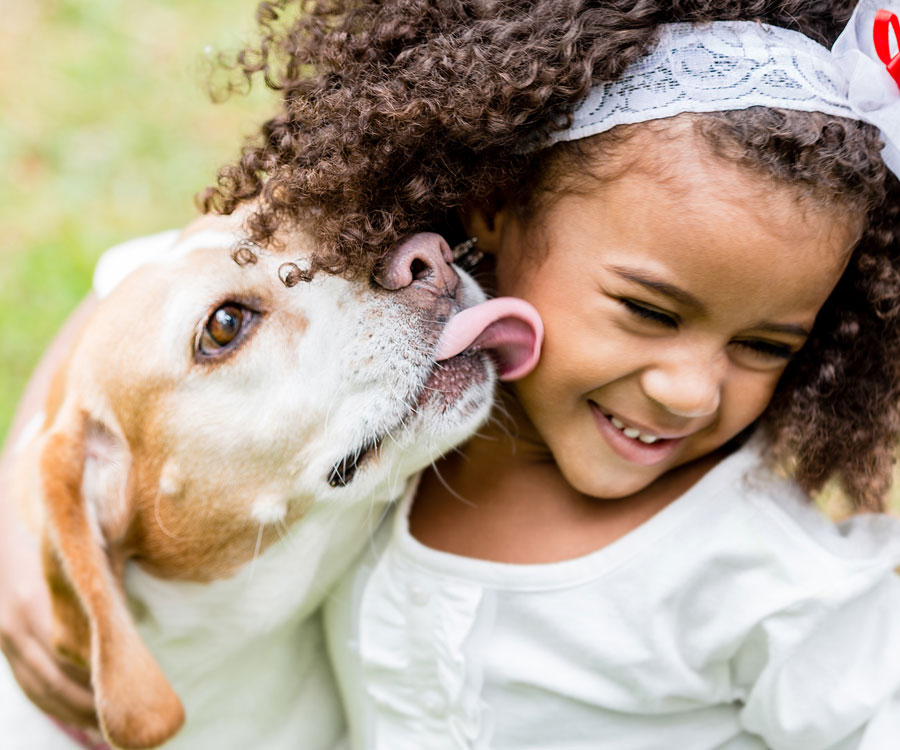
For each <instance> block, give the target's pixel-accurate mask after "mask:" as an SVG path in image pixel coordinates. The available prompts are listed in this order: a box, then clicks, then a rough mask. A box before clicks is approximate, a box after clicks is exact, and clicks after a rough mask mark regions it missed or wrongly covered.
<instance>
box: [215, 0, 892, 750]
mask: <svg viewBox="0 0 900 750" xmlns="http://www.w3.org/2000/svg"><path fill="white" fill-rule="evenodd" d="M882 5H884V6H885V7H887V8H889V9H890V10H891V11H892V12H893V13H897V12H898V10H900V8H898V7H897V5H896V3H895V2H894V1H893V0H883V3H882ZM289 6H290V3H288V2H286V1H285V2H281V3H264V4H263V5H262V6H261V7H262V16H261V17H262V19H263V22H264V25H265V28H266V29H267V34H266V38H265V40H264V43H263V44H262V45H261V47H260V50H259V51H258V52H257V53H256V54H253V53H251V52H249V51H248V53H246V54H245V55H244V56H243V57H242V62H243V65H244V70H245V71H247V72H248V74H252V73H253V72H254V71H264V73H265V75H266V78H267V81H269V82H270V83H272V84H273V85H276V86H280V87H283V89H284V108H283V111H282V113H281V114H280V115H278V116H277V117H275V118H274V119H273V120H272V121H270V122H269V123H267V124H266V126H265V128H264V138H263V139H262V140H261V141H260V142H259V143H258V144H256V145H251V146H249V147H248V148H247V149H246V150H245V153H244V155H243V157H242V159H241V161H240V162H239V163H238V164H236V165H234V166H233V167H230V168H226V169H225V170H223V173H222V175H221V180H220V184H219V187H218V188H217V190H215V191H212V192H211V193H210V194H209V195H208V196H207V205H208V206H209V207H217V208H219V209H220V210H223V211H231V210H233V209H234V208H235V207H236V206H237V205H238V204H239V203H240V202H242V201H244V200H246V199H248V198H252V197H256V196H258V195H260V194H262V195H263V197H264V198H265V200H264V201H263V202H262V204H261V205H262V206H263V208H262V209H261V210H260V212H259V213H258V214H257V215H256V218H255V220H254V222H253V224H252V228H253V230H254V233H255V235H256V239H257V240H259V241H265V240H266V239H267V238H269V237H270V236H271V235H272V233H273V231H274V229H275V228H276V227H277V226H278V225H279V224H281V223H283V222H290V221H294V220H298V219H302V220H304V221H309V220H312V221H314V222H315V226H316V228H317V232H318V236H319V239H320V242H321V246H322V248H323V250H322V253H321V255H320V257H319V259H318V262H317V264H315V266H314V268H313V269H312V270H313V271H314V272H315V271H322V270H326V271H348V270H358V269H365V270H369V269H371V267H372V266H373V265H374V264H375V263H376V262H377V261H378V260H379V258H380V257H381V256H382V255H383V254H384V248H387V247H390V246H391V245H393V244H395V243H396V241H397V240H398V239H399V238H401V237H403V236H404V235H406V234H408V233H410V232H411V231H415V230H417V229H420V228H422V227H438V228H441V229H442V230H443V231H444V232H445V233H446V234H447V235H448V236H449V237H450V238H451V239H456V240H462V239H464V238H465V237H466V236H470V235H474V236H477V238H478V245H477V247H478V248H479V250H480V251H481V252H484V253H485V263H484V264H483V265H482V266H481V267H480V268H479V273H480V275H481V277H482V278H483V280H484V281H485V283H486V284H487V285H489V286H490V287H491V288H492V290H493V291H495V292H497V293H498V294H512V295H516V296H521V297H524V298H525V299H527V300H529V301H530V302H531V303H532V304H534V305H535V306H536V307H537V309H538V310H539V311H540V313H541V315H542V317H543V318H544V324H545V328H546V343H545V350H544V354H543V356H542V358H541V361H540V362H539V364H538V366H537V367H536V369H535V370H534V371H533V372H532V373H531V374H530V375H529V376H527V377H526V378H524V379H523V380H521V381H519V382H517V383H515V384H513V385H512V387H511V388H509V390H507V391H504V392H503V393H502V394H501V402H500V408H499V410H498V417H497V419H496V420H495V421H494V422H492V423H491V424H490V425H488V427H487V428H486V429H485V430H484V431H483V433H482V434H480V435H479V436H478V437H476V438H475V439H473V440H472V441H470V442H469V443H468V444H467V445H465V446H464V447H463V448H462V449H461V450H460V451H459V452H458V453H455V454H453V455H451V456H449V457H448V458H446V459H445V460H444V461H442V462H441V463H439V464H438V465H437V466H435V467H434V469H433V470H432V471H430V472H427V473H426V474H425V475H424V476H423V477H422V478H421V480H420V482H419V484H418V487H417V488H411V490H410V493H409V496H408V497H407V499H406V500H405V501H404V502H403V503H402V504H401V506H400V507H399V508H398V509H397V510H396V512H395V513H394V515H393V517H392V518H390V519H388V520H386V521H385V523H384V524H383V525H382V527H381V529H380V531H379V533H378V536H377V538H376V540H375V543H374V544H373V548H372V549H371V550H370V551H368V552H367V553H366V554H365V555H364V556H363V558H362V559H361V560H360V561H359V563H358V565H357V567H356V569H355V570H354V571H353V572H352V573H351V575H349V576H348V577H347V578H346V579H345V581H344V583H343V584H342V585H341V586H339V587H338V590H337V591H336V592H335V594H334V596H333V598H332V601H331V603H330V604H329V607H328V610H327V612H326V620H327V624H328V629H329V634H330V648H331V652H332V657H333V659H334V662H335V666H336V671H337V675H338V678H339V682H340V684H341V687H342V690H343V693H344V698H345V702H346V707H347V713H348V721H349V728H350V737H351V744H352V746H353V747H359V748H364V747H366V748H385V749H387V750H404V749H405V748H416V749H421V748H451V747H467V748H468V747H471V748H486V747H490V748H515V749H516V750H520V749H524V748H553V749H554V750H557V749H559V748H585V749H586V748H597V747H616V748H646V747H659V746H685V747H690V748H724V747H728V748H764V747H771V748H804V750H806V749H811V748H827V747H834V748H836V747H841V748H870V749H871V748H889V747H891V748H892V747H895V746H896V743H897V741H898V740H900V584H898V581H897V579H896V577H895V575H894V573H893V568H894V567H895V566H896V565H897V564H898V563H900V529H898V528H897V525H896V524H894V523H892V521H891V519H890V518H888V517H887V516H882V515H877V514H866V515H859V516H858V517H857V518H855V519H853V520H852V521H850V522H848V523H846V524H844V525H842V526H840V527H834V526H832V525H831V524H830V523H829V522H827V521H826V520H825V519H824V518H822V517H821V516H819V515H818V514H817V512H816V511H815V510H814V509H813V508H812V507H810V505H809V501H808V495H807V494H806V493H808V492H811V491H815V490H817V489H819V488H821V487H822V486H823V484H824V483H825V482H826V481H827V480H828V479H830V478H836V479H838V480H839V481H840V482H842V484H843V485H844V487H845V488H846V490H847V492H848V494H849V496H850V497H851V498H852V499H853V501H854V503H855V509H856V510H859V511H862V510H877V509H879V508H881V507H882V505H883V503H884V500H885V493H886V490H887V487H888V483H889V473H890V466H891V456H892V454H893V447H894V444H895V441H896V438H897V430H898V402H900V401H898V399H900V392H898V381H897V369H896V368H897V365H896V363H897V362H898V361H900V359H898V357H900V306H898V305H897V299H900V183H898V180H897V176H896V175H897V173H898V172H900V159H898V151H897V148H898V145H900V132H898V123H900V112H898V106H900V105H898V101H900V89H898V86H897V83H896V82H895V80H894V75H893V74H892V71H896V69H897V64H896V61H895V59H894V57H893V55H895V54H896V45H895V44H893V42H892V41H891V38H892V37H891V34H892V33H893V32H892V31H891V29H892V28H893V27H894V21H893V17H892V16H891V14H890V13H888V14H886V15H884V14H876V11H877V10H879V8H880V6H878V5H876V4H874V3H870V2H868V1H867V0H864V2H863V3H861V5H860V7H859V8H858V9H857V12H856V13H855V14H854V16H853V18H852V19H850V20H849V22H848V19H849V18H850V12H851V10H852V8H851V7H849V6H848V5H847V4H845V3H842V2H817V3H810V2H808V1H804V2H797V1H793V0H780V1H779V2H758V1H756V0H754V1H753V2H746V3H741V2H737V1H735V0H732V1H731V2H726V1H725V0H718V1H714V0H706V1H704V2H691V3H680V2H676V3H654V2H649V1H642V2H633V1H632V2H619V1H618V0H610V1H609V2H604V3H587V2H576V1H575V0H570V1H569V2H560V1H559V0H537V1H535V2H516V1H515V0H508V1H507V2H459V1H458V0H452V1H451V0H448V1H447V2H418V1H416V0H405V1H404V2H384V3H373V4H359V3H351V2H346V3H345V2H337V1H336V2H333V3H331V2H322V3H318V4H316V5H315V7H314V8H312V9H311V11H310V13H309V14H308V15H305V16H304V17H302V18H300V19H299V20H296V21H294V22H291V21H290V19H287V20H284V22H283V23H282V21H280V20H279V14H280V13H281V12H282V11H283V10H285V9H287V8H288V7H289ZM673 24H677V25H673ZM845 25H846V29H845V31H844V32H843V33H842V34H841V36H840V40H839V41H838V42H837V43H835V40H836V39H837V37H838V35H839V33H840V32H841V29H843V28H844V27H845ZM875 40H877V44H875V43H874V42H875ZM832 47H833V50H832V51H831V52H829V50H830V49H832ZM848 84H850V85H848ZM262 175H266V177H265V179H263V177H262ZM428 262H429V263H431V264H432V266H431V267H429V266H428V264H427V263H426V264H423V265H421V266H419V267H417V268H416V269H414V270H415V271H416V273H417V274H427V273H429V272H432V271H434V270H435V269H434V268H433V265H434V264H438V265H439V264H441V263H442V262H443V261H442V260H441V259H430V260H429V261H428ZM423 266H424V267H423ZM442 270H443V269H442ZM785 474H788V475H790V477H791V478H787V477H786V476H784V475H785ZM413 496H414V502H413Z"/></svg>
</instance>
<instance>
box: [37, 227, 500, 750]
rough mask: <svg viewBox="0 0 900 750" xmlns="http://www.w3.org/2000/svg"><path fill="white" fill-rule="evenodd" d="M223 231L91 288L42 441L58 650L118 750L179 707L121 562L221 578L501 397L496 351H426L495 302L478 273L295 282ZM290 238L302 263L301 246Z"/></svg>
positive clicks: (381, 488)
mask: <svg viewBox="0 0 900 750" xmlns="http://www.w3.org/2000/svg"><path fill="white" fill-rule="evenodd" d="M219 223H220V224H221V225H222V226H217V224H216V221H213V222H212V226H210V225H209V224H210V222H209V221H208V220H207V222H206V224H207V226H205V227H202V228H200V229H198V230H197V231H195V232H193V233H188V234H186V235H185V236H183V237H182V238H181V239H180V241H179V242H178V243H176V245H175V246H174V247H171V248H170V249H168V250H167V251H166V252H165V253H163V254H162V255H160V257H159V258H157V259H155V260H154V261H153V262H150V263H147V264H145V265H143V266H141V267H140V268H138V269H137V270H135V271H133V272H132V273H130V274H129V275H127V277H126V278H125V279H124V280H123V281H122V282H121V283H119V284H118V285H117V286H116V287H115V289H114V290H113V291H112V293H111V294H109V296H108V297H106V298H105V299H104V300H103V301H102V302H101V304H100V306H99V307H98V309H97V311H96V313H95V314H94V315H93V317H92V318H91V320H90V321H89V322H88V324H87V326H86V327H85V329H84V331H83V332H82V334H81V335H80V337H79V339H78V341H77V343H76V345H75V347H74V350H73V352H72V355H71V357H70V359H69V361H68V363H67V365H66V367H65V368H63V370H62V371H61V372H60V373H59V374H58V376H57V381H56V385H55V387H54V392H53V395H52V397H51V399H50V402H49V404H48V415H47V419H46V422H45V426H44V430H43V431H42V434H41V435H40V437H39V439H38V441H37V442H36V443H35V448H34V451H35V455H36V456H37V460H36V465H37V466H38V467H39V470H38V472H37V476H38V479H37V481H38V482H39V485H40V494H41V495H42V496H43V502H44V511H45V517H46V521H47V522H46V530H47V534H46V537H45V545H44V548H45V562H46V567H47V570H48V576H49V578H50V582H51V591H52V592H53V597H54V605H55V611H56V614H57V618H58V620H59V622H60V626H61V627H60V629H59V634H58V643H59V647H60V649H61V650H62V651H64V652H65V653H66V654H67V655H68V656H69V657H70V658H72V659H74V660H76V661H81V662H83V663H85V665H89V666H90V669H91V672H92V679H93V683H94V688H95V692H96V696H97V706H98V713H99V716H100V720H101V724H102V726H103V729H104V731H105V733H106V734H107V736H108V737H109V738H110V740H111V741H112V742H113V744H115V745H117V746H119V747H123V748H131V747H135V748H139V747H140V748H143V747H152V746H155V745H158V744H160V743H161V742H163V741H164V740H166V739H167V738H168V737H169V736H171V735H172V734H173V733H174V732H175V731H177V729H178V728H179V726H180V725H181V723H182V722H183V720H184V715H183V710H182V707H181V704H180V702H179V700H178V698H177V696H176V695H175V694H174V692H173V691H172V689H171V687H170V686H169V683H168V682H167V681H166V679H165V677H164V676H163V674H162V672H161V671H160V669H159V667H158V666H157V665H156V663H155V661H154V659H153V658H152V656H150V654H149V652H148V651H147V649H146V647H145V646H144V645H143V644H142V643H141V640H140V638H139V636H138V635H137V631H136V629H135V627H134V624H133V623H132V621H131V618H130V615H129V612H128V609H127V607H126V605H125V600H124V597H123V594H122V590H121V585H122V583H121V576H122V567H123V564H124V561H125V560H126V559H128V558H136V559H137V560H138V561H139V562H140V564H141V565H142V566H143V567H144V568H146V569H147V570H149V571H151V572H152V573H154V574H155V575H158V576H161V577H170V578H182V579H191V580H213V579H216V578H222V577H227V576H229V575H231V574H233V573H234V571H236V570H237V569H238V568H239V567H240V566H242V565H243V564H245V563H246V562H247V561H248V560H250V559H251V558H252V557H253V555H254V554H255V553H257V552H258V551H259V550H260V548H261V547H264V546H266V545H267V544H269V543H270V542H272V541H274V540H275V539H277V538H278V536H279V533H280V529H281V530H283V529H284V528H285V527H286V526H288V525H290V524H291V523H293V522H294V521H296V520H297V519H299V518H300V517H302V516H303V514H304V513H305V512H306V511H307V510H308V508H309V507H310V506H311V505H312V504H313V503H339V504H347V503H356V502H365V501H366V500H367V498H369V497H370V496H372V494H373V493H382V495H384V496H387V497H396V496H397V495H398V494H399V492H400V491H401V489H402V487H403V485H404V483H405V481H406V479H407V478H408V477H409V475H410V474H412V473H413V472H415V471H417V470H418V469H420V468H422V467H423V466H425V465H426V464H427V463H429V462H430V461H431V460H433V459H434V458H435V457H437V456H438V455H439V454H440V453H442V452H444V451H446V450H447V449H448V448H450V447H451V446H452V445H454V444H456V443H458V442H460V441H462V440H463V439H465V438H466V437H467V436H468V435H469V434H470V433H471V432H472V431H473V430H475V429H476V428H477V426H478V425H479V424H480V423H481V422H482V420H483V419H484V418H485V417H486V416H487V413H488V410H489V408H490V401H491V394H492V388H493V384H494V378H495V371H494V367H493V365H492V363H491V359H490V358H489V357H488V356H487V355H486V354H484V353H483V352H482V353H477V352H476V353H470V354H464V355H462V356H454V357H452V358H449V359H446V361H444V362H441V363H440V364H436V362H435V355H436V352H437V349H438V342H439V339H440V337H441V334H442V332H444V328H445V325H444V324H445V323H446V321H447V320H448V319H450V318H451V317H452V316H453V314H454V313H455V312H457V311H458V310H460V309H463V308H468V307H470V306H472V305H475V304H477V303H480V302H482V301H483V299H484V298H483V295H482V294H481V292H480V291H479V290H478V288H477V286H476V285H475V284H474V283H473V282H471V280H470V279H468V277H465V276H464V275H463V277H462V278H461V279H459V278H458V277H457V276H456V274H455V273H454V272H452V271H451V272H450V276H447V273H446V272H447V270H448V268H449V266H446V267H444V266H442V267H441V268H440V269H438V271H439V274H438V277H436V279H435V278H432V279H424V280H423V283H412V282H413V281H414V278H413V277H415V276H416V274H419V275H421V268H420V267H419V268H417V266H416V262H417V257H416V256H417V254H418V255H421V253H419V251H418V250H415V251H414V252H412V253H411V255H412V256H413V257H412V264H411V265H410V264H409V263H407V262H406V261H405V260H401V261H400V262H401V265H402V266H403V268H400V269H399V270H398V268H396V267H395V268H392V269H388V272H387V276H388V279H389V281H388V283H384V284H382V285H381V286H380V285H378V284H375V283H373V282H372V281H369V280H363V281H360V280H356V281H353V280H348V279H345V278H341V277H336V276H332V275H328V274H324V273H321V274H318V275H316V276H315V277H314V278H313V279H312V280H311V281H308V282H302V283H300V284H297V285H295V286H287V285H286V284H285V283H283V281H282V278H281V276H283V273H282V274H281V275H280V274H279V271H280V270H281V271H282V272H283V264H284V263H285V260H286V255H285V251H280V252H278V253H274V252H271V253H270V252H266V251H265V250H262V249H256V251H255V252H254V254H253V256H252V260H253V262H249V263H247V262H244V263H239V262H236V260H235V253H234V249H235V244H234V243H235V240H236V239H237V236H236V235H234V234H231V233H226V234H222V233H221V230H222V229H225V230H227V231H228V232H231V230H232V229H233V228H234V227H233V226H229V224H228V222H227V220H225V219H222V220H219ZM211 232H217V233H211ZM416 241H417V242H419V243H420V244H421V243H425V244H426V245H427V244H428V243H432V244H433V243H436V242H437V243H440V242H442V241H440V240H439V238H436V237H435V236H431V237H426V238H424V239H421V238H420V239H418V240H416ZM285 245H286V247H287V248H288V251H287V252H288V254H287V258H290V259H292V260H293V262H294V263H295V264H297V265H299V266H302V264H303V263H304V258H305V257H306V256H307V255H308V252H309V245H308V240H307V238H306V237H304V236H303V235H301V234H295V235H292V236H290V237H288V238H286V240H285ZM438 252H439V253H440V254H441V256H442V257H443V258H444V259H445V260H447V256H446V253H447V249H446V247H442V248H440V249H439V251H438ZM248 257H249V256H248ZM406 272H408V273H409V274H411V277H410V279H408V280H407V281H406V282H404V281H403V280H402V279H400V280H398V278H399V277H398V276H397V274H399V276H401V277H402V276H403V274H404V273H406ZM391 274H393V275H391ZM441 274H443V276H441ZM451 277H452V278H451ZM385 287H387V288H385ZM495 317H496V316H495ZM513 317H515V316H513ZM471 327H472V326H471V324H467V325H464V326H463V328H471ZM483 327H484V326H483V325H482V326H481V328H483ZM470 338H471V337H470ZM443 346H444V348H445V349H446V348H447V345H446V344H444V345H443ZM459 348H460V347H459V346H456V349H457V350H458V349H459ZM455 353H456V350H454V351H453V352H450V354H455Z"/></svg>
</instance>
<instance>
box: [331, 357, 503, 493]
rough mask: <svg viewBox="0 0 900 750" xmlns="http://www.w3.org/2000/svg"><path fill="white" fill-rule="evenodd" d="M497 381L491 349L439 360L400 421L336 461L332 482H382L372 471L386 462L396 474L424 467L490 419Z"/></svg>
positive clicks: (337, 485) (338, 484)
mask: <svg viewBox="0 0 900 750" xmlns="http://www.w3.org/2000/svg"><path fill="white" fill-rule="evenodd" d="M495 381H496V367H495V365H494V363H493V362H492V360H491V357H490V355H489V354H487V353H485V352H467V353H464V354H460V355H457V356H455V357H452V358H451V359H448V360H446V361H443V362H440V363H437V364H435V365H434V367H433V368H432V370H431V371H430V372H429V374H428V377H427V378H426V379H425V382H424V383H423V385H422V386H421V388H420V390H419V392H418V394H416V395H415V400H414V403H413V405H412V406H410V407H408V409H407V410H405V412H404V413H403V415H402V417H401V418H400V419H399V420H398V421H397V422H396V423H395V424H393V425H391V426H390V427H389V428H386V429H385V430H384V431H383V432H381V433H379V434H377V435H375V436H374V437H372V438H370V439H367V440H365V441H364V442H362V443H361V444H359V445H357V446H355V447H353V448H352V449H351V450H350V451H349V452H348V453H347V454H346V455H345V456H344V457H343V458H342V459H341V460H340V461H338V462H337V463H335V464H334V466H333V467H332V468H331V471H330V473H329V476H328V484H329V485H330V486H331V487H335V488H342V487H348V486H349V485H351V484H355V485H358V484H366V485H369V484H370V482H372V481H374V482H376V483H378V482H379V478H378V477H376V476H369V475H373V474H379V473H380V472H379V469H385V468H386V467H390V469H391V471H390V473H391V475H392V477H391V479H393V478H396V477H401V478H402V477H406V476H408V475H410V474H413V473H415V472H417V471H420V470H421V469H423V468H424V467H425V466H427V465H428V464H430V463H432V462H433V461H434V460H435V459H437V458H438V457H439V456H441V455H442V454H443V453H446V452H447V451H448V450H450V449H452V448H453V447H454V446H456V445H459V444H460V443H462V442H463V441H464V440H466V439H467V438H468V437H470V436H471V435H472V434H473V433H474V432H475V430H477V429H478V428H479V427H480V426H481V425H482V424H483V423H484V421H485V420H486V419H487V417H488V415H489V413H490V408H491V403H492V400H493V390H494V383H495ZM367 480H368V481H367Z"/></svg>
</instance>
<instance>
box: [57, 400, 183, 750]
mask: <svg viewBox="0 0 900 750" xmlns="http://www.w3.org/2000/svg"><path fill="white" fill-rule="evenodd" d="M67 416H68V418H64V419H58V420H56V426H55V428H54V429H53V430H52V431H51V432H50V433H49V434H48V435H47V436H46V437H45V442H44V445H43V448H42V451H41V456H40V474H41V483H42V489H43V493H44V504H45V509H46V514H47V515H46V518H47V533H48V540H47V543H45V562H48V563H49V568H48V570H47V572H48V578H49V580H50V584H51V596H52V597H53V599H54V612H55V614H56V616H57V617H58V618H59V620H60V624H61V626H62V627H61V629H60V632H59V634H58V639H57V640H58V643H59V644H60V646H61V647H62V648H63V649H64V651H65V652H66V654H67V655H68V656H70V657H71V658H73V659H74V660H75V661H79V660H80V659H82V658H84V656H86V655H87V654H88V653H89V655H90V670H91V681H92V684H93V688H94V694H95V700H96V705H97V714H98V716H99V718H100V725H101V727H102V728H103V731H104V733H105V734H106V736H107V738H108V739H109V741H110V742H111V743H112V744H113V745H115V746H116V747H120V748H128V749H131V748H141V749H143V748H149V747H155V746H157V745H160V744H162V743H163V742H165V741H166V740H167V739H169V737H171V736H172V735H173V734H174V733H175V732H177V731H178V729H179V728H180V727H181V725H182V724H183V723H184V709H183V707H182V705H181V701H180V700H179V699H178V696H177V695H176V694H175V692H174V690H173V689H172V687H171V685H170V684H169V682H168V681H167V680H166V678H165V676H164V675H163V673H162V670H161V669H160V668H159V665H158V664H157V663H156V661H155V660H154V658H153V657H152V656H151V655H150V652H149V651H148V650H147V647H146V646H145V645H144V643H143V641H142V640H141V638H140V636H139V635H138V632H137V629H136V627H135V625H134V622H133V620H132V618H131V615H130V614H129V612H128V608H127V606H126V602H125V596H124V592H123V589H122V582H121V578H120V575H121V571H119V574H118V575H117V574H116V573H115V572H114V571H113V569H112V567H111V565H110V559H109V556H108V554H107V551H106V550H105V548H104V540H103V537H102V532H101V531H100V526H101V523H100V521H98V517H97V508H96V506H94V505H93V503H94V502H95V501H96V500H98V499H99V498H98V497H91V496H94V495H96V494H97V493H100V495H101V496H102V495H103V494H104V493H107V494H108V495H109V496H107V497H105V498H103V500H104V501H105V503H106V505H107V509H106V510H105V511H104V514H106V515H109V514H112V516H111V517H113V518H114V514H115V509H116V508H118V509H119V510H120V511H122V513H123V519H120V520H122V522H123V523H124V510H123V509H122V507H121V506H122V504H123V498H124V494H125V492H126V485H127V475H128V460H127V459H128V458H129V454H128V448H127V445H126V444H125V441H124V439H123V438H121V437H120V436H119V435H118V434H117V432H116V431H114V430H112V429H110V428H109V427H107V426H106V425H105V424H103V423H102V422H99V421H97V420H94V419H91V418H89V417H88V416H86V415H85V414H84V413H81V412H79V411H78V410H74V409H73V410H70V412H69V414H68V415H67ZM60 424H62V426H61V427H59V425H60ZM86 494H87V495H88V496H89V497H85V495H86ZM110 509H112V510H110ZM48 546H49V547H50V548H51V549H48ZM54 559H55V561H56V564H54ZM54 568H55V569H56V574H57V575H54ZM60 569H61V570H62V572H63V573H64V576H59V575H58V573H59V571H60ZM63 579H64V580H63ZM65 582H68V586H67V585H65ZM69 586H70V587H71V588H69ZM73 591H74V594H75V596H76V597H77V605H76V603H75V601H74V600H73V597H72V596H71V594H72V592H73ZM81 613H83V615H82V614H81ZM85 618H86V621H85ZM85 624H86V625H87V627H85ZM88 634H89V637H90V643H89V648H88V647H87V644H85V643H84V642H83V641H84V638H85V636H86V635H88Z"/></svg>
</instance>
